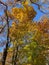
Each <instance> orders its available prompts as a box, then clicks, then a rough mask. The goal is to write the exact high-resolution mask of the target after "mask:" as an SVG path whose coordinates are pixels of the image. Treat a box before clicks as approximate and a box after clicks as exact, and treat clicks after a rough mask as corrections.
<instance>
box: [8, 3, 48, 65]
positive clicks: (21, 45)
mask: <svg viewBox="0 0 49 65" xmlns="http://www.w3.org/2000/svg"><path fill="white" fill-rule="evenodd" d="M33 12H34V13H33ZM35 14H36V12H35V11H34V10H33V8H32V7H31V6H28V5H26V4H25V5H24V8H16V7H15V8H13V9H12V15H13V17H14V18H15V19H17V20H18V22H13V23H12V26H11V27H10V33H9V34H10V40H11V41H12V43H13V46H12V48H13V49H14V50H16V51H15V53H16V56H17V57H16V59H15V61H16V63H17V64H18V65H46V55H47V49H48V48H49V32H48V30H49V26H48V25H49V22H48V21H49V19H47V18H43V21H42V20H41V21H40V22H38V23H37V22H33V21H32V19H33V18H34V16H35ZM13 49H12V51H13Z"/></svg>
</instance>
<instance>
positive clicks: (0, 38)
mask: <svg viewBox="0 0 49 65" xmlns="http://www.w3.org/2000/svg"><path fill="white" fill-rule="evenodd" d="M4 1H5V0H4ZM31 6H33V7H34V9H35V11H36V12H37V14H36V16H35V18H34V21H38V20H39V19H40V18H41V17H42V16H43V15H44V14H43V13H42V12H40V10H38V6H37V5H35V4H31ZM17 7H20V5H18V4H17ZM3 13H4V11H3V10H2V11H1V10H0V15H2V14H3ZM1 40H6V37H3V36H2V37H1V36H0V42H1ZM1 51H3V47H0V52H1Z"/></svg>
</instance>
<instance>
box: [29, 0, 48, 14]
mask: <svg viewBox="0 0 49 65" xmlns="http://www.w3.org/2000/svg"><path fill="white" fill-rule="evenodd" d="M30 1H31V3H33V4H35V5H37V6H38V9H39V10H40V11H41V12H42V13H44V14H49V13H45V12H44V11H42V10H41V9H40V7H41V5H39V4H38V3H36V2H33V1H32V0H30Z"/></svg>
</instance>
